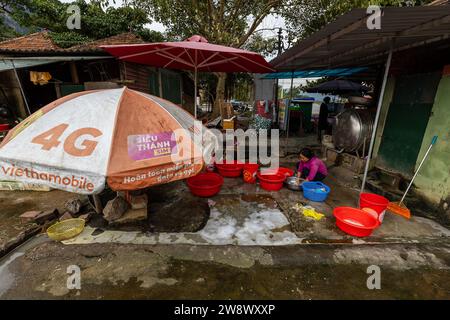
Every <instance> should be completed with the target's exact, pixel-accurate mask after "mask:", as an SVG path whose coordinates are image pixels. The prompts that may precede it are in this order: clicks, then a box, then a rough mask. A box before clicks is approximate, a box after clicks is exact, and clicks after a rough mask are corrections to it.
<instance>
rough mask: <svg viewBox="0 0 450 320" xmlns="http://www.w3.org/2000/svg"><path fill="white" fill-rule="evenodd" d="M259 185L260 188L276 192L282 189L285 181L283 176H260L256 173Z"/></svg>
mask: <svg viewBox="0 0 450 320" xmlns="http://www.w3.org/2000/svg"><path fill="white" fill-rule="evenodd" d="M257 175H258V179H259V185H260V186H261V188H263V189H265V190H268V191H278V190H280V189H281V188H282V187H283V182H284V180H286V176H285V175H284V174H280V173H276V174H261V172H258V174H257Z"/></svg>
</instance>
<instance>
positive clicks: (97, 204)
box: [93, 194, 103, 214]
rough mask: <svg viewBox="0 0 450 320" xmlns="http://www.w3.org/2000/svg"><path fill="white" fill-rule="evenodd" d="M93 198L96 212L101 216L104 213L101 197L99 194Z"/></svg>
mask: <svg viewBox="0 0 450 320" xmlns="http://www.w3.org/2000/svg"><path fill="white" fill-rule="evenodd" d="M93 198H94V205H95V212H97V213H98V214H101V213H102V212H103V205H102V201H101V199H100V196H99V195H98V194H94V195H93Z"/></svg>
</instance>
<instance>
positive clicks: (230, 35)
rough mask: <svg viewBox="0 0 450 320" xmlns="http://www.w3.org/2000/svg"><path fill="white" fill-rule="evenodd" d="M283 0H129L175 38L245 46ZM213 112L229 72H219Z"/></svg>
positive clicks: (220, 98)
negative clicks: (189, 38)
mask: <svg viewBox="0 0 450 320" xmlns="http://www.w3.org/2000/svg"><path fill="white" fill-rule="evenodd" d="M282 1H283V0H130V3H131V4H132V5H133V6H135V7H137V8H142V9H144V10H145V11H147V12H148V13H149V14H150V16H151V17H152V18H154V19H155V20H156V21H158V22H160V23H162V24H163V25H164V26H165V27H166V28H167V35H168V37H169V38H170V39H173V40H184V39H186V38H188V37H190V36H192V35H193V34H199V35H202V36H204V37H205V38H207V39H208V41H210V42H212V43H216V44H222V45H226V46H232V47H236V48H240V47H242V46H243V45H244V44H245V43H246V42H247V41H248V40H249V38H250V37H251V36H252V35H253V34H254V32H255V30H256V29H257V28H258V26H259V25H260V24H261V22H262V21H263V19H264V18H265V17H266V16H267V15H269V14H270V13H272V12H274V10H275V9H276V8H277V7H278V6H279V5H280V4H281V3H282ZM216 76H217V86H216V100H215V107H214V111H213V116H216V115H218V114H219V112H220V108H219V105H220V103H221V102H222V101H223V100H224V96H225V82H226V74H225V73H217V74H216Z"/></svg>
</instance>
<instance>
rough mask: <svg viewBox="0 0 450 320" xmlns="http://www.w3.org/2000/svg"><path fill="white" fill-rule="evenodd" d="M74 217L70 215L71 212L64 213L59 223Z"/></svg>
mask: <svg viewBox="0 0 450 320" xmlns="http://www.w3.org/2000/svg"><path fill="white" fill-rule="evenodd" d="M72 218H73V217H72V215H71V214H70V212H64V214H63V215H62V216H61V217H60V218H59V221H64V220H67V219H72Z"/></svg>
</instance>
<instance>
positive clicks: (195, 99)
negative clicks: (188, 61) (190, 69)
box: [194, 66, 197, 119]
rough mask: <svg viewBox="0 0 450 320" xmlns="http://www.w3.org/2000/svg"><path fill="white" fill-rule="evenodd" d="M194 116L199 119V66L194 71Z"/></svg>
mask: <svg viewBox="0 0 450 320" xmlns="http://www.w3.org/2000/svg"><path fill="white" fill-rule="evenodd" d="M194 116H195V119H197V66H195V70H194Z"/></svg>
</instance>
